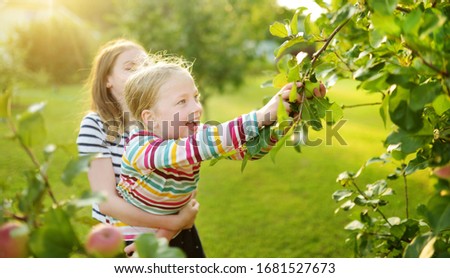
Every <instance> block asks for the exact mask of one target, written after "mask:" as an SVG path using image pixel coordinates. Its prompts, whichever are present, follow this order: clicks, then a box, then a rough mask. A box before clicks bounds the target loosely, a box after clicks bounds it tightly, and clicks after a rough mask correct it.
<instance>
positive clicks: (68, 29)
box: [9, 14, 93, 85]
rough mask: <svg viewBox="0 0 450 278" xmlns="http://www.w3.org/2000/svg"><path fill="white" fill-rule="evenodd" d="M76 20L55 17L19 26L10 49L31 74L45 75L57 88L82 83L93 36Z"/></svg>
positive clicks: (11, 41) (13, 33) (11, 40)
mask: <svg viewBox="0 0 450 278" xmlns="http://www.w3.org/2000/svg"><path fill="white" fill-rule="evenodd" d="M84 28H85V26H84V23H83V22H82V21H80V20H77V19H76V18H74V17H65V16H63V15H58V14H57V15H55V16H54V17H49V18H47V19H41V20H37V21H31V22H30V23H28V24H26V25H18V26H16V27H15V30H14V31H13V32H12V33H11V34H10V38H9V45H10V47H11V49H14V51H15V52H18V54H19V55H20V56H21V57H20V58H21V60H22V62H23V65H24V67H25V69H26V70H27V71H28V72H33V73H43V74H45V75H47V77H48V81H50V82H51V83H52V84H54V85H59V84H67V83H72V82H79V81H80V80H82V79H84V78H85V76H86V75H87V72H83V71H82V69H86V68H88V65H89V58H90V53H91V49H92V39H93V36H91V35H92V34H91V33H89V32H86V31H83V29H84Z"/></svg>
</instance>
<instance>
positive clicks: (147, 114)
mask: <svg viewBox="0 0 450 278" xmlns="http://www.w3.org/2000/svg"><path fill="white" fill-rule="evenodd" d="M141 120H142V123H143V124H144V126H145V127H147V128H148V129H150V130H153V129H154V128H156V127H157V126H158V123H157V122H156V121H155V120H156V117H155V113H154V112H153V111H152V110H149V109H145V110H143V111H142V113H141Z"/></svg>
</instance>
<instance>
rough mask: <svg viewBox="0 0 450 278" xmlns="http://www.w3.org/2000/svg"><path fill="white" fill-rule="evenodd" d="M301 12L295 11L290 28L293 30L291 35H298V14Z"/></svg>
mask: <svg viewBox="0 0 450 278" xmlns="http://www.w3.org/2000/svg"><path fill="white" fill-rule="evenodd" d="M299 13H300V10H297V11H295V13H294V15H293V16H292V19H291V22H290V23H289V27H290V28H291V34H293V35H296V34H297V33H298V14H299Z"/></svg>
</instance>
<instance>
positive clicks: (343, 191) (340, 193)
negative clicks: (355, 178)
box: [333, 189, 353, 202]
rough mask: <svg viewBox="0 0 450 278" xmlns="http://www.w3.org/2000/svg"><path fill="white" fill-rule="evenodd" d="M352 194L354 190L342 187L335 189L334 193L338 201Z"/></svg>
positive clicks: (334, 197) (334, 198)
mask: <svg viewBox="0 0 450 278" xmlns="http://www.w3.org/2000/svg"><path fill="white" fill-rule="evenodd" d="M352 194H353V190H350V189H341V190H338V191H335V192H334V193H333V200H334V201H336V202H339V201H342V200H344V199H345V198H348V197H350V196H352Z"/></svg>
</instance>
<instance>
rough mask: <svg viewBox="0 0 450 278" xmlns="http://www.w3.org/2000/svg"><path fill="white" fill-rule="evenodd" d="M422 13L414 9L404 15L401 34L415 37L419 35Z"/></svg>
mask: <svg viewBox="0 0 450 278" xmlns="http://www.w3.org/2000/svg"><path fill="white" fill-rule="evenodd" d="M422 21H423V20H422V11H421V10H420V9H414V10H412V11H411V12H410V13H408V14H406V15H405V18H404V19H403V22H402V29H403V32H404V33H406V34H412V35H417V34H419V28H420V25H421V24H422Z"/></svg>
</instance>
